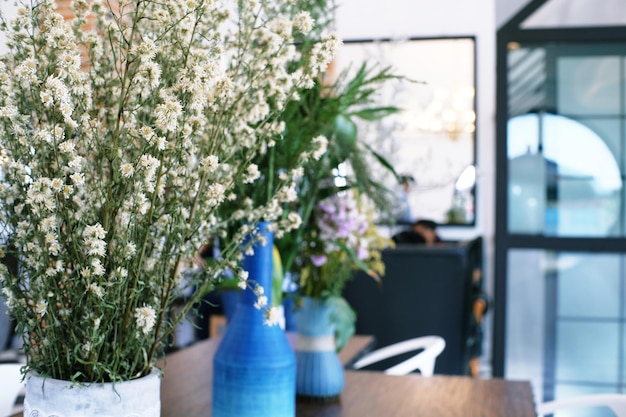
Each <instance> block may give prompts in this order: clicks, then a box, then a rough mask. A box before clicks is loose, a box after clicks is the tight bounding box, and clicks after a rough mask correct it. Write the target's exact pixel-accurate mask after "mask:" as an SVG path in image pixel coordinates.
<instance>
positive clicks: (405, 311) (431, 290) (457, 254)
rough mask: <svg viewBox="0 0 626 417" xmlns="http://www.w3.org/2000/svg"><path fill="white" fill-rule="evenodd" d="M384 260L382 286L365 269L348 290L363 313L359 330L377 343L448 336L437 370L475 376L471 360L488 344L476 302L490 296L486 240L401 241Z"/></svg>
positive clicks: (381, 344) (345, 290)
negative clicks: (484, 269)
mask: <svg viewBox="0 0 626 417" xmlns="http://www.w3.org/2000/svg"><path fill="white" fill-rule="evenodd" d="M383 260H384V262H385V265H386V273H385V276H384V277H383V278H382V282H381V284H380V285H379V284H377V283H376V282H375V281H374V280H373V279H372V278H371V277H369V276H367V275H366V274H364V273H362V272H359V273H357V274H356V275H355V277H354V279H353V280H351V281H350V282H348V283H347V285H346V287H345V289H344V293H343V295H344V296H345V298H346V300H347V301H348V302H349V303H350V305H351V306H352V307H353V308H354V310H355V311H356V314H357V323H356V332H357V333H359V334H371V335H374V336H375V337H376V342H377V347H382V346H386V345H388V344H391V343H394V342H398V341H401V340H405V339H408V338H412V337H417V336H425V335H439V336H442V337H443V338H444V339H445V340H446V348H445V349H444V351H443V353H442V354H441V355H440V356H439V357H438V359H437V363H436V366H435V373H438V374H449V375H467V374H469V373H470V367H469V363H470V359H471V358H472V357H476V356H479V355H480V345H481V342H482V340H481V329H480V326H479V325H478V324H477V323H476V319H475V317H474V316H473V315H472V306H473V303H474V300H476V299H477V298H478V297H484V294H483V293H482V290H481V279H480V270H481V263H482V246H481V239H480V238H476V239H473V240H470V241H463V242H442V243H441V244H437V245H436V246H425V245H406V244H405V245H398V246H396V247H395V248H393V249H387V250H385V251H384V252H383ZM384 366H385V365H381V367H380V369H382V368H383V367H384ZM374 369H376V368H374Z"/></svg>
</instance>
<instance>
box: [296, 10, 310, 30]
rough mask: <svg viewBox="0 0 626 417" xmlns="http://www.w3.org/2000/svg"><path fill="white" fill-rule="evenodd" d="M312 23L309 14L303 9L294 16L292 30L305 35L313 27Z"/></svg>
mask: <svg viewBox="0 0 626 417" xmlns="http://www.w3.org/2000/svg"><path fill="white" fill-rule="evenodd" d="M313 23H314V22H313V19H312V18H311V14H310V13H309V12H307V11H304V10H303V11H301V12H299V13H298V14H297V15H296V17H294V19H293V22H292V25H293V29H294V30H296V31H298V32H300V33H302V34H303V35H306V34H308V33H309V32H310V31H311V29H313Z"/></svg>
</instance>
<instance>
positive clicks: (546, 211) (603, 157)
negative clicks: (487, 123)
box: [508, 112, 622, 237]
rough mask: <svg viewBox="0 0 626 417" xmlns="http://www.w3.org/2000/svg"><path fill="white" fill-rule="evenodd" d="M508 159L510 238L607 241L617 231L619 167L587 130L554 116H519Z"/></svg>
mask: <svg viewBox="0 0 626 417" xmlns="http://www.w3.org/2000/svg"><path fill="white" fill-rule="evenodd" d="M590 124H592V123H590ZM596 124H598V123H596ZM602 126H603V128H604V130H609V129H610V128H611V125H610V124H607V123H603V124H602ZM611 142H612V143H614V142H615V139H612V141H611ZM614 147H615V146H614ZM508 157H509V184H508V198H509V200H508V207H509V212H508V225H509V232H510V233H524V234H539V235H546V236H593V237H604V236H610V235H615V234H616V233H617V231H619V228H620V224H621V223H620V213H621V195H620V194H621V189H622V179H621V173H620V168H619V164H618V161H617V159H616V156H615V155H614V153H613V152H612V150H611V149H610V148H609V147H608V146H607V144H606V141H605V140H604V139H603V138H602V137H600V136H599V135H598V134H597V133H596V132H594V131H593V130H591V129H590V128H589V127H587V126H585V125H584V124H582V123H580V122H578V121H576V120H573V119H570V118H567V117H564V116H561V115H555V114H550V113H541V112H540V113H528V114H525V115H520V116H516V117H514V118H512V119H510V120H509V124H508Z"/></svg>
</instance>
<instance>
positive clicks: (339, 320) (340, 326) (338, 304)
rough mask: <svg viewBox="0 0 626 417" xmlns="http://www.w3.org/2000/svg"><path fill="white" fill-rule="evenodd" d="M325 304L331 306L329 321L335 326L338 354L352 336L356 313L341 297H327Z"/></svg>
mask: <svg viewBox="0 0 626 417" xmlns="http://www.w3.org/2000/svg"><path fill="white" fill-rule="evenodd" d="M327 302H328V303H330V304H331V308H332V313H331V315H330V321H331V323H332V324H333V325H334V326H335V342H336V344H337V352H340V351H341V350H342V349H343V347H344V346H345V345H346V343H347V342H348V340H349V339H350V338H351V337H352V335H354V326H355V323H356V313H355V312H354V310H353V309H352V307H350V304H348V302H347V301H346V300H345V299H344V298H343V297H339V296H334V297H329V298H328V301H327Z"/></svg>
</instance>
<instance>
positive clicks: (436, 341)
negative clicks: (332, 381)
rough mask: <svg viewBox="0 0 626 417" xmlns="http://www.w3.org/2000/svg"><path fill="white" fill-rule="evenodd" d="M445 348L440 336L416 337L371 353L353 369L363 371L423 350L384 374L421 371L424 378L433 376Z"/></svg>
mask: <svg viewBox="0 0 626 417" xmlns="http://www.w3.org/2000/svg"><path fill="white" fill-rule="evenodd" d="M445 347H446V341H445V340H444V339H443V338H442V337H440V336H422V337H416V338H413V339H408V340H405V341H402V342H398V343H394V344H391V345H389V346H385V347H382V348H380V349H376V350H374V351H372V352H369V353H367V354H365V356H363V357H362V358H361V359H359V360H357V361H356V362H355V363H354V365H353V366H352V367H353V368H354V369H361V368H363V367H365V366H368V365H371V364H373V363H376V362H380V361H382V360H384V359H388V358H392V357H394V356H398V355H401V354H403V353H408V352H412V351H416V350H419V349H422V350H421V351H420V352H419V353H417V354H415V355H414V356H412V357H410V358H409V359H406V360H404V361H402V362H400V363H399V364H397V365H394V366H392V367H390V368H388V369H386V370H385V371H384V372H385V373H386V374H388V375H406V374H408V373H410V372H413V371H415V370H419V371H420V373H421V374H422V375H423V376H432V374H433V372H434V370H435V361H436V359H437V356H439V354H441V352H443V349H444V348H445Z"/></svg>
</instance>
